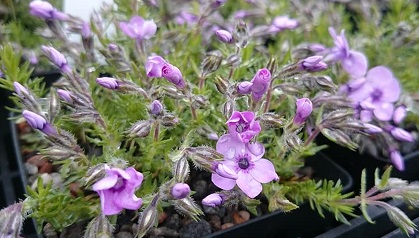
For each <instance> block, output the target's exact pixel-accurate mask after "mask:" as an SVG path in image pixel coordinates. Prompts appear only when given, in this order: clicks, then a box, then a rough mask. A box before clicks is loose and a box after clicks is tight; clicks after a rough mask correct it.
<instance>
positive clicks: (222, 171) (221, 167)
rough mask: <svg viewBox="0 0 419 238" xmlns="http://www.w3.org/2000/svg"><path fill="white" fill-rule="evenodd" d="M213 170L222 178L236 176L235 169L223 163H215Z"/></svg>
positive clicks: (235, 177)
mask: <svg viewBox="0 0 419 238" xmlns="http://www.w3.org/2000/svg"><path fill="white" fill-rule="evenodd" d="M214 172H215V173H217V174H218V175H220V176H221V177H224V178H228V179H237V178H238V175H237V173H236V171H234V170H233V169H231V168H230V167H228V166H226V165H225V164H223V163H217V165H216V166H215V168H214Z"/></svg>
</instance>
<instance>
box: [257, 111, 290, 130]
mask: <svg viewBox="0 0 419 238" xmlns="http://www.w3.org/2000/svg"><path fill="white" fill-rule="evenodd" d="M257 120H258V121H259V123H260V124H261V125H262V126H263V127H265V128H280V127H283V126H284V125H285V124H286V122H287V121H286V119H284V118H283V117H280V116H279V115H277V114H274V113H264V114H263V115H261V116H259V117H258V118H257Z"/></svg>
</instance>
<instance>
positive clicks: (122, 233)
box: [115, 231, 134, 238]
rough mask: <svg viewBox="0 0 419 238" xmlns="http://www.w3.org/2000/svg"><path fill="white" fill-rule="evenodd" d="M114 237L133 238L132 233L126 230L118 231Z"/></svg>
mask: <svg viewBox="0 0 419 238" xmlns="http://www.w3.org/2000/svg"><path fill="white" fill-rule="evenodd" d="M115 237H116V238H134V235H133V234H132V233H131V232H128V231H120V232H118V234H116V236H115Z"/></svg>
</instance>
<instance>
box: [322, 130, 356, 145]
mask: <svg viewBox="0 0 419 238" xmlns="http://www.w3.org/2000/svg"><path fill="white" fill-rule="evenodd" d="M321 132H322V134H323V135H324V136H326V137H327V139H329V140H331V141H333V142H335V143H337V144H339V145H341V146H345V147H347V148H349V149H351V150H355V149H356V148H357V146H358V145H357V144H356V143H355V142H353V141H352V139H351V138H350V137H349V136H348V134H347V133H345V132H343V131H341V130H337V129H334V130H331V129H327V128H323V129H322V130H321Z"/></svg>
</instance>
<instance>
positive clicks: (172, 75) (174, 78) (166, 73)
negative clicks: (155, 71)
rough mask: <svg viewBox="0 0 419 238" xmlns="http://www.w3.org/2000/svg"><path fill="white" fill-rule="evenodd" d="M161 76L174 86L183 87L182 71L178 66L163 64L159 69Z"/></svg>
mask: <svg viewBox="0 0 419 238" xmlns="http://www.w3.org/2000/svg"><path fill="white" fill-rule="evenodd" d="M161 76H162V77H163V78H165V79H167V80H168V81H169V82H171V83H173V84H174V85H175V86H176V87H179V88H183V87H185V81H184V80H183V76H182V73H181V72H180V70H179V68H178V67H176V66H174V65H171V64H169V63H166V64H164V65H163V67H162V69H161Z"/></svg>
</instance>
